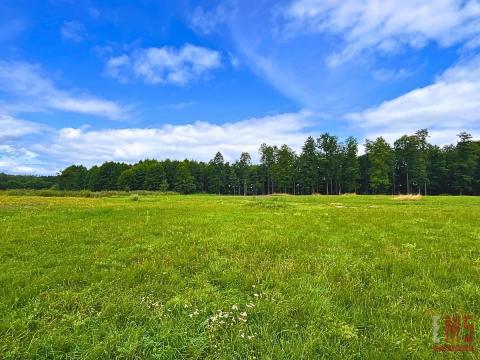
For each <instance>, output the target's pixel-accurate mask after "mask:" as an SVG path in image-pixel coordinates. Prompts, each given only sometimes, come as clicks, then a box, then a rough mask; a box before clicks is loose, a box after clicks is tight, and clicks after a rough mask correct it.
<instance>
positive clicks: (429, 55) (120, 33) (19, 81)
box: [0, 0, 480, 174]
mask: <svg viewBox="0 0 480 360" xmlns="http://www.w3.org/2000/svg"><path fill="white" fill-rule="evenodd" d="M479 53H480V2H479V1H476V0H470V1H466V0H462V1H460V0H432V1H429V2H425V1H420V0H411V1H408V2H406V1H401V0H385V1H377V0H342V1H340V0H284V1H267V0H257V1H250V0H243V1H240V0H227V1H222V2H217V1H203V2H202V1H188V0H180V1H147V0H144V1H137V2H134V1H115V2H107V1H95V0H88V1H87V0H85V1H82V0H80V1H73V0H71V1H69V0H50V1H49V0H45V1H41V2H40V1H21V0H20V1H19V0H17V1H10V0H4V1H2V2H1V3H0V171H1V172H7V173H28V174H54V173H56V172H57V171H59V170H61V169H62V168H64V167H65V166H67V165H69V164H72V163H77V164H84V165H87V166H91V165H94V164H99V163H101V162H103V161H107V160H115V161H125V162H135V161H138V160H140V159H144V158H149V157H150V158H159V159H162V158H166V157H169V158H175V159H183V158H185V157H188V158H195V159H198V160H208V159H210V158H212V157H213V156H214V154H215V152H216V151H218V150H220V151H222V153H223V154H224V155H225V157H226V159H227V160H229V161H233V160H235V159H236V158H238V156H239V155H240V153H241V152H242V151H249V152H251V154H252V155H253V157H254V158H256V156H257V150H258V147H259V145H260V144H261V143H262V142H267V143H269V144H278V145H280V144H283V143H287V144H289V145H290V146H292V147H293V148H294V149H296V150H299V149H300V148H301V145H302V143H303V141H304V139H305V138H306V137H307V136H308V135H314V136H317V135H318V134H320V133H321V132H325V131H329V132H332V133H334V134H337V135H339V136H340V137H341V138H343V137H346V136H348V135H354V136H356V137H357V138H358V140H359V141H360V142H361V143H362V142H363V141H364V140H365V139H366V138H374V137H376V136H379V135H382V136H384V137H385V138H386V139H387V140H389V141H392V140H394V139H395V138H397V137H398V136H400V135H402V134H404V133H412V132H414V131H415V130H417V129H419V128H424V127H427V128H428V129H429V130H430V133H431V139H430V140H431V141H432V142H433V143H436V144H439V145H442V144H446V143H450V142H454V141H455V134H457V133H458V132H460V131H470V132H471V133H472V134H473V135H475V136H478V135H480V54H479Z"/></svg>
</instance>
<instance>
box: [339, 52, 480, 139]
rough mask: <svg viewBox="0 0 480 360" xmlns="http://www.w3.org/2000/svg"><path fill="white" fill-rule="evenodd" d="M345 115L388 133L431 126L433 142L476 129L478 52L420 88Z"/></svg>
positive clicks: (363, 126)
mask: <svg viewBox="0 0 480 360" xmlns="http://www.w3.org/2000/svg"><path fill="white" fill-rule="evenodd" d="M347 118H348V119H349V120H350V121H351V122H352V124H353V125H354V126H356V127H359V128H361V129H363V130H366V131H368V132H369V133H370V134H373V136H375V135H380V134H383V135H386V134H390V135H392V136H391V137H392V138H393V137H395V136H397V135H399V134H400V135H401V134H405V133H406V132H410V133H411V132H413V131H415V130H417V129H420V128H428V129H431V130H432V131H431V132H432V134H434V136H435V139H436V140H437V141H436V143H443V144H445V143H446V142H450V141H453V140H454V139H452V136H455V134H456V133H458V132H460V131H462V130H466V131H471V132H472V133H474V134H477V133H479V132H480V131H479V130H480V56H479V57H476V58H474V59H471V60H469V61H465V62H461V63H459V64H457V65H456V66H453V67H452V68H450V69H448V70H447V71H445V72H444V73H443V74H441V75H440V76H438V77H437V79H436V80H435V82H434V83H433V84H431V85H428V86H426V87H424V88H420V89H415V90H413V91H410V92H408V93H406V94H404V95H402V96H400V97H398V98H396V99H393V100H389V101H385V102H383V103H382V104H380V105H379V106H377V107H373V108H370V109H367V110H364V111H362V112H358V113H350V114H348V115H347Z"/></svg>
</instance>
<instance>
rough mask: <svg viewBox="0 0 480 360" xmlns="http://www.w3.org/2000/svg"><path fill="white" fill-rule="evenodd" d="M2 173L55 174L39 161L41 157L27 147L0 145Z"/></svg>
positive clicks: (0, 170)
mask: <svg viewBox="0 0 480 360" xmlns="http://www.w3.org/2000/svg"><path fill="white" fill-rule="evenodd" d="M0 172H5V173H7V174H31V175H42V174H46V173H50V174H53V173H54V172H55V171H54V170H53V169H52V168H50V167H49V164H48V163H46V162H44V161H42V160H39V155H38V154H37V153H35V152H33V151H31V150H28V149H27V148H25V147H14V146H11V145H0Z"/></svg>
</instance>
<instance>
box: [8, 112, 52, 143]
mask: <svg viewBox="0 0 480 360" xmlns="http://www.w3.org/2000/svg"><path fill="white" fill-rule="evenodd" d="M44 128H45V127H44V126H43V125H40V124H38V123H34V122H31V121H26V120H21V119H16V118H14V117H11V116H7V115H1V114H0V141H1V142H5V141H7V140H11V139H16V138H21V137H24V136H27V135H31V134H37V133H39V132H41V131H42V130H43V129H44Z"/></svg>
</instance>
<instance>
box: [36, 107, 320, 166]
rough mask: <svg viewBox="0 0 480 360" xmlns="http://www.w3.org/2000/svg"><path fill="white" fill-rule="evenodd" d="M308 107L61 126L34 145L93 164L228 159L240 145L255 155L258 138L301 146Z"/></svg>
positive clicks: (67, 158)
mask: <svg viewBox="0 0 480 360" xmlns="http://www.w3.org/2000/svg"><path fill="white" fill-rule="evenodd" d="M309 117H310V114H309V113H308V112H301V113H287V114H281V115H275V116H266V117H263V118H253V119H248V120H243V121H239V122H234V123H226V124H223V125H216V124H211V123H208V122H196V123H193V124H187V125H165V126H162V127H159V128H127V129H104V130H88V129H87V128H83V129H78V128H77V129H75V128H64V129H60V130H59V131H58V132H57V133H56V134H55V136H54V137H53V138H52V139H50V140H49V142H48V144H36V145H35V147H34V148H33V149H34V151H37V152H40V153H43V154H45V155H48V156H49V157H52V158H56V159H62V161H64V162H66V163H83V164H86V165H92V164H97V163H100V162H103V161H107V160H116V161H127V162H134V161H138V160H141V159H145V158H158V159H165V158H167V157H168V158H171V159H184V158H194V159H197V160H209V159H211V158H212V157H213V156H214V155H215V153H216V152H217V151H221V152H222V153H223V154H224V156H225V158H226V159H227V160H230V161H231V160H234V159H236V158H238V156H239V155H240V153H241V152H242V151H249V152H251V154H252V156H253V157H254V158H255V157H256V155H257V152H258V148H259V146H260V144H261V143H262V142H267V143H269V144H283V143H287V144H289V145H291V146H293V147H294V148H295V147H296V148H300V147H301V144H303V142H304V141H305V138H306V136H307V135H306V134H305V129H306V128H308V127H309V126H310V125H311V123H310V121H309Z"/></svg>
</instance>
